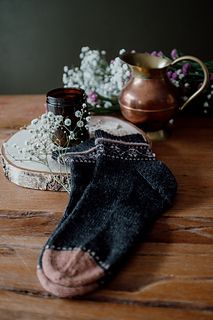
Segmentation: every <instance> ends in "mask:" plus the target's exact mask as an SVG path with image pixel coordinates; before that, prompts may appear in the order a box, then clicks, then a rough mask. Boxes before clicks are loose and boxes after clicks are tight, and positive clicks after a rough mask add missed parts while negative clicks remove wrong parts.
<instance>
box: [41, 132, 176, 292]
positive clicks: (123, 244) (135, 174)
mask: <svg viewBox="0 0 213 320" xmlns="http://www.w3.org/2000/svg"><path fill="white" fill-rule="evenodd" d="M96 136H97V138H96V148H97V154H98V158H97V164H96V167H95V171H94V175H93V179H92V181H91V182H90V184H89V185H88V186H87V188H86V189H85V191H84V193H83V195H82V197H81V199H80V200H79V201H78V203H77V205H76V206H75V208H74V210H73V212H72V215H71V216H68V217H67V219H66V220H65V221H64V222H63V223H62V224H61V226H60V228H58V229H57V231H56V232H55V233H54V235H53V237H52V238H51V241H50V242H49V245H48V246H47V247H46V249H45V250H44V254H43V257H42V263H43V272H44V274H45V276H46V277H47V278H48V279H50V281H52V282H53V283H56V284H59V285H62V286H67V287H69V286H72V287H79V286H86V285H89V284H94V283H95V282H96V281H97V280H98V279H100V278H104V277H105V276H106V275H107V274H108V273H109V272H110V271H113V270H114V269H116V268H117V266H118V265H120V264H121V262H122V261H123V259H124V257H126V255H127V254H128V253H129V251H130V250H131V249H132V247H133V246H134V245H135V244H136V243H137V242H138V241H139V239H140V237H141V235H142V234H143V233H144V231H145V230H146V227H147V224H149V223H150V222H151V221H154V220H155V219H156V218H157V217H158V216H159V215H160V214H161V213H162V212H163V211H164V210H166V209H167V208H168V207H169V206H170V205H171V204H172V200H173V198H174V195H175V193H176V181H175V178H174V177H173V175H172V174H171V172H170V171H169V169H168V168H167V167H166V166H165V165H164V164H163V163H161V162H160V161H158V160H156V159H155V157H154V155H153V154H152V152H151V150H150V149H149V145H148V144H147V143H144V139H143V137H142V136H141V135H139V134H136V135H129V136H125V137H119V138H118V137H114V136H112V135H109V134H106V133H105V132H103V131H98V132H97V135H96ZM79 161H84V162H86V163H87V161H91V155H90V154H89V152H88V153H87V155H86V154H85V156H84V157H81V160H79Z"/></svg>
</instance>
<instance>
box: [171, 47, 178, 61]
mask: <svg viewBox="0 0 213 320" xmlns="http://www.w3.org/2000/svg"><path fill="white" fill-rule="evenodd" d="M171 57H172V59H173V60H175V59H177V57H178V52H177V49H173V50H172V51H171Z"/></svg>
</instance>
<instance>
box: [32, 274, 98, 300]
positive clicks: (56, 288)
mask: <svg viewBox="0 0 213 320" xmlns="http://www.w3.org/2000/svg"><path fill="white" fill-rule="evenodd" d="M37 277H38V279H39V281H40V283H41V285H42V287H43V288H44V289H45V290H46V291H47V292H49V293H51V294H53V295H55V296H57V297H59V298H72V297H77V296H81V295H84V294H87V293H89V292H91V291H94V290H95V289H97V287H98V284H97V283H93V284H90V285H87V286H79V287H64V286H61V285H58V284H55V283H52V282H51V281H50V280H49V279H48V278H47V277H46V276H45V275H44V273H43V271H42V269H37Z"/></svg>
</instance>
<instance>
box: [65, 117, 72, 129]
mask: <svg viewBox="0 0 213 320" xmlns="http://www.w3.org/2000/svg"><path fill="white" fill-rule="evenodd" d="M64 124H65V126H67V127H69V126H70V125H71V120H70V119H69V118H67V119H65V120H64Z"/></svg>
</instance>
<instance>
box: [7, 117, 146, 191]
mask: <svg viewBox="0 0 213 320" xmlns="http://www.w3.org/2000/svg"><path fill="white" fill-rule="evenodd" d="M97 129H103V130H104V131H107V132H108V133H111V134H114V135H117V136H122V135H126V134H131V133H140V134H142V135H145V134H144V132H143V131H142V130H140V129H139V128H137V127H136V126H134V125H132V124H131V123H129V122H126V121H124V120H121V119H118V118H114V117H110V116H92V117H91V121H90V124H89V133H90V136H91V137H92V136H94V132H95V130H97ZM29 135H30V133H29V131H28V130H20V131H18V132H16V133H15V134H14V135H13V136H12V137H10V138H9V140H7V141H6V143H4V144H3V145H2V148H1V160H2V166H3V170H4V174H5V176H6V177H7V179H8V180H10V181H11V182H13V183H15V184H17V185H19V186H22V187H25V188H31V189H38V190H49V191H65V189H64V187H63V186H62V184H63V185H65V186H67V187H69V180H70V179H69V176H70V173H69V168H68V167H66V166H63V165H61V164H59V163H57V162H56V161H55V160H53V159H52V158H51V156H50V157H49V159H48V163H49V168H48V167H47V166H46V165H43V164H40V163H37V162H35V161H21V155H20V154H19V153H18V151H17V149H16V148H14V144H16V145H17V146H20V147H21V148H24V143H25V141H26V140H27V139H28V138H29ZM13 157H15V159H16V160H14V158H13Z"/></svg>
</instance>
